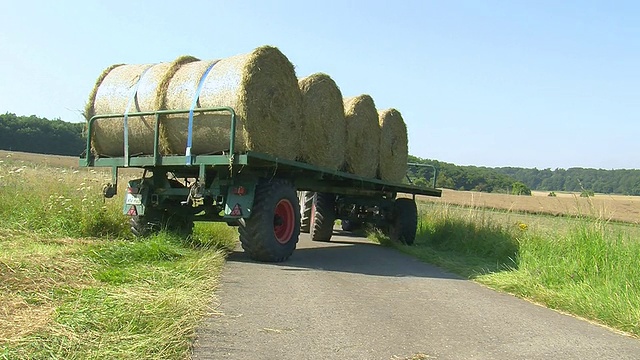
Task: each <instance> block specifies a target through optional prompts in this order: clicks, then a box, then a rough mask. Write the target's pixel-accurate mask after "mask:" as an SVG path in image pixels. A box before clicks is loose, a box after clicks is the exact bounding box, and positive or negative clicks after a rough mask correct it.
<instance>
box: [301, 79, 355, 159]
mask: <svg viewBox="0 0 640 360" xmlns="http://www.w3.org/2000/svg"><path fill="white" fill-rule="evenodd" d="M298 85H299V86H300V91H301V93H302V110H303V111H302V112H303V116H302V132H301V133H300V137H302V138H303V139H304V141H303V142H302V144H301V148H300V150H301V155H300V157H301V160H302V161H305V162H307V163H309V164H313V165H316V166H321V167H324V168H327V169H331V170H339V169H340V167H341V166H342V164H343V163H344V158H345V149H346V141H347V128H346V124H345V116H344V106H343V103H342V93H341V92H340V89H339V88H338V86H337V85H336V83H335V82H334V81H333V79H331V77H329V75H326V74H322V73H318V74H313V75H310V76H308V77H306V78H303V79H300V80H298Z"/></svg>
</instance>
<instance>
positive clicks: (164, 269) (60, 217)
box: [0, 160, 237, 359]
mask: <svg viewBox="0 0 640 360" xmlns="http://www.w3.org/2000/svg"><path fill="white" fill-rule="evenodd" d="M105 175H106V174H104V173H99V172H95V171H87V170H86V169H85V170H73V169H62V168H50V167H42V166H37V165H34V164H28V163H15V162H14V163H10V162H9V161H2V160H0V314H3V315H2V316H0V359H87V358H88V359H91V358H93V359H115V358H118V359H140V358H143V359H185V358H189V356H190V346H191V344H192V341H193V339H194V335H195V327H196V326H197V325H198V323H199V322H200V321H201V319H202V318H203V317H204V316H205V315H206V314H208V313H211V312H213V311H214V310H213V308H212V304H213V301H214V298H213V290H214V289H215V287H216V285H217V277H218V274H219V273H220V271H221V268H222V264H223V262H224V254H225V252H226V251H228V250H230V249H231V248H232V247H234V246H235V243H236V239H237V230H236V229H235V228H231V227H228V226H227V225H226V224H196V226H195V228H194V234H193V235H192V236H190V237H189V238H187V239H184V238H180V237H177V236H176V235H173V234H169V233H160V234H157V235H154V236H150V237H147V238H145V239H138V240H133V239H132V238H131V236H130V235H129V232H128V229H127V219H126V217H124V216H123V215H122V213H121V211H122V209H121V201H119V199H112V200H108V201H107V202H103V201H102V198H101V195H100V188H99V186H100V185H101V184H102V183H104V182H106V181H108V180H109V176H108V175H106V176H105Z"/></svg>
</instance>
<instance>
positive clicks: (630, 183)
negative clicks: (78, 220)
mask: <svg viewBox="0 0 640 360" xmlns="http://www.w3.org/2000/svg"><path fill="white" fill-rule="evenodd" d="M83 131H84V124H83V123H70V122H66V121H63V120H60V119H54V120H49V119H46V118H40V117H37V116H35V115H31V116H17V115H16V114H12V113H5V114H3V115H0V150H11V151H23V152H32V153H41V154H54V155H69V156H79V155H80V154H81V153H82V152H83V151H84V149H85V146H86V143H85V141H86V139H85V138H84V134H83ZM409 162H410V163H417V164H426V165H431V166H434V167H435V168H436V169H438V176H437V182H436V187H439V188H446V189H454V190H467V191H482V192H498V193H510V194H517V195H528V194H531V190H539V191H550V192H551V191H571V192H580V193H583V192H589V193H605V194H623V195H640V170H637V169H635V170H625V169H615V170H605V169H589V168H579V167H575V168H569V169H555V170H552V169H542V170H539V169H535V168H534V169H528V168H518V167H499V168H490V167H482V166H459V165H455V164H451V163H447V162H443V161H438V160H430V159H422V158H419V157H416V156H411V155H409ZM408 175H409V178H410V179H411V180H412V181H413V182H414V183H416V184H419V185H430V184H431V183H432V181H433V170H432V168H430V167H418V166H410V167H409V173H408Z"/></svg>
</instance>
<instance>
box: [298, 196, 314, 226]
mask: <svg viewBox="0 0 640 360" xmlns="http://www.w3.org/2000/svg"><path fill="white" fill-rule="evenodd" d="M299 194H300V232H303V233H307V234H308V233H309V232H310V231H311V206H313V192H312V191H300V192H299Z"/></svg>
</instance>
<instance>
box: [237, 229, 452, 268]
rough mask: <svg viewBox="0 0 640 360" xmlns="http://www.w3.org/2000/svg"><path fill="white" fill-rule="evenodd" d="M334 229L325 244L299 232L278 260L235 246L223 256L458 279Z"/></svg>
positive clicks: (288, 265) (282, 265)
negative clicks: (290, 252)
mask: <svg viewBox="0 0 640 360" xmlns="http://www.w3.org/2000/svg"><path fill="white" fill-rule="evenodd" d="M346 234H348V233H344V234H343V232H341V231H335V233H334V238H333V240H332V241H331V242H328V243H314V242H311V241H309V240H308V237H307V236H306V235H301V239H300V243H299V244H298V248H297V249H296V251H295V252H294V253H293V255H292V256H291V258H289V260H287V261H285V262H282V263H258V262H255V261H253V260H251V259H249V257H248V256H247V255H246V254H245V253H244V252H243V251H242V250H241V249H238V250H236V251H234V252H232V253H231V254H229V256H228V257H227V261H228V262H249V263H256V264H262V265H264V266H277V267H280V268H282V271H309V270H323V271H337V272H349V273H356V274H364V275H374V276H390V277H429V278H442V279H456V280H462V278H460V277H459V276H456V275H453V274H450V273H447V272H444V271H443V270H441V269H439V268H437V267H435V266H433V265H429V264H426V263H423V262H420V261H418V260H417V259H414V258H412V257H410V256H408V255H405V254H402V253H400V252H398V251H396V250H394V249H390V248H386V247H383V246H380V245H377V244H373V243H368V242H364V241H363V240H364V239H362V238H361V237H356V236H353V237H351V236H345V235H346Z"/></svg>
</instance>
